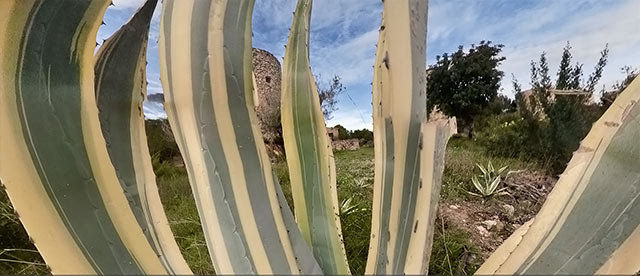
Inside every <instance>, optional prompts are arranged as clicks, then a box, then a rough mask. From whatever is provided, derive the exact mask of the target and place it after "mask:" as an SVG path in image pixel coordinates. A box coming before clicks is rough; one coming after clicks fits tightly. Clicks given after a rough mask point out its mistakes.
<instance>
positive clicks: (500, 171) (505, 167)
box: [496, 166, 508, 175]
mask: <svg viewBox="0 0 640 276" xmlns="http://www.w3.org/2000/svg"><path fill="white" fill-rule="evenodd" d="M507 167H508V166H504V167H502V168H500V169H499V170H498V172H497V173H496V174H498V175H501V174H502V173H503V172H504V170H506V169H507Z"/></svg>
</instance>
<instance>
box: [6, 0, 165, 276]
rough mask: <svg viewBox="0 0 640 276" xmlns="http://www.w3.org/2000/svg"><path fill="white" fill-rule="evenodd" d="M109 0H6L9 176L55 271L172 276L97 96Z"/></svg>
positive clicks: (10, 188) (15, 199) (13, 194)
mask: <svg viewBox="0 0 640 276" xmlns="http://www.w3.org/2000/svg"><path fill="white" fill-rule="evenodd" d="M108 5H109V1H74V0H67V1H63V0H47V1H33V0H4V1H0V53H2V55H1V56H0V132H1V133H2V139H0V160H1V161H0V177H1V178H2V182H3V183H4V184H5V186H6V189H7V193H8V195H9V197H10V199H11V201H12V203H13V205H14V207H15V209H16V210H17V212H18V213H19V214H20V220H21V221H22V223H23V225H24V226H25V228H26V230H27V232H28V233H29V235H30V236H31V237H32V238H33V241H34V243H35V246H36V247H37V248H38V251H39V252H40V253H41V255H42V257H43V258H44V260H45V261H46V263H47V264H48V265H49V266H50V267H51V271H52V272H53V273H54V274H166V273H167V271H166V270H165V268H164V267H163V266H162V264H161V262H160V260H159V259H158V257H157V255H156V253H155V252H154V251H153V249H152V247H151V245H150V244H149V242H148V240H147V239H146V238H145V236H144V234H143V232H142V229H141V228H140V227H139V225H138V224H137V222H136V219H135V217H134V215H133V212H132V211H131V208H130V207H129V204H128V203H127V199H126V198H125V196H124V194H123V192H122V187H121V186H120V183H119V182H118V179H117V177H116V172H115V169H114V167H113V166H112V165H111V162H110V160H109V154H108V153H107V149H106V146H105V140H104V138H103V136H102V132H101V130H100V123H99V120H98V109H97V107H96V102H95V96H94V71H93V65H94V57H93V53H94V49H95V46H96V43H95V40H96V33H97V31H98V27H99V26H100V24H101V22H102V15H103V14H104V12H105V10H106V8H107V6H108Z"/></svg>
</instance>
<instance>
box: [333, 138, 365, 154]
mask: <svg viewBox="0 0 640 276" xmlns="http://www.w3.org/2000/svg"><path fill="white" fill-rule="evenodd" d="M331 146H332V147H333V150H334V151H337V150H357V149H359V148H360V140H358V139H347V140H337V141H331Z"/></svg>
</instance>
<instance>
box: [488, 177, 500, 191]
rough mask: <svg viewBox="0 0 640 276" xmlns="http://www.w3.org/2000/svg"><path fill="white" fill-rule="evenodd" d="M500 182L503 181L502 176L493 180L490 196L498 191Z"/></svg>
mask: <svg viewBox="0 0 640 276" xmlns="http://www.w3.org/2000/svg"><path fill="white" fill-rule="evenodd" d="M500 181H502V178H501V177H500V176H496V178H495V179H494V180H493V182H491V185H489V190H488V192H489V194H492V193H493V192H495V191H496V189H497V188H498V185H500Z"/></svg>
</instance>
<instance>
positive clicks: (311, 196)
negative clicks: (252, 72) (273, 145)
mask: <svg viewBox="0 0 640 276" xmlns="http://www.w3.org/2000/svg"><path fill="white" fill-rule="evenodd" d="M310 17H311V0H299V1H298V5H297V7H296V11H295V13H294V17H293V24H292V26H291V30H290V34H289V42H288V43H287V47H286V51H285V56H284V62H283V74H282V101H281V104H282V134H283V138H284V146H285V150H286V151H287V164H288V166H289V175H290V179H291V190H292V194H293V202H294V205H295V213H296V221H297V223H298V226H299V227H300V231H301V232H302V235H303V236H304V238H305V239H306V241H307V243H308V244H309V246H311V247H312V249H313V254H314V256H315V257H316V259H317V260H318V263H319V264H320V266H321V267H322V269H323V271H324V272H325V273H327V274H349V265H348V263H347V258H346V254H345V251H344V245H343V244H342V231H341V229H340V217H339V216H338V215H339V212H340V206H339V204H338V194H337V189H336V172H335V164H334V160H333V152H332V149H331V143H330V140H329V138H328V135H327V130H326V126H325V122H324V115H323V113H322V109H321V108H320V99H319V98H318V89H317V87H316V82H315V80H314V78H313V74H312V73H311V69H310V64H309V21H310Z"/></svg>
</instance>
